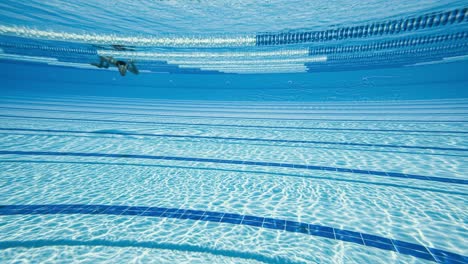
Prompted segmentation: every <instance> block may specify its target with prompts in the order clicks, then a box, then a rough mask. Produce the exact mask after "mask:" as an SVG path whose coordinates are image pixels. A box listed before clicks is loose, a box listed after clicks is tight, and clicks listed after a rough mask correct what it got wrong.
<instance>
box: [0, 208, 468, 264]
mask: <svg viewBox="0 0 468 264" xmlns="http://www.w3.org/2000/svg"><path fill="white" fill-rule="evenodd" d="M17 214H22V215H24V214H112V215H138V216H150V217H168V218H176V219H188V220H199V221H211V222H219V223H229V224H237V225H249V226H255V227H263V228H269V229H276V230H282V231H287V232H295V233H302V234H308V235H312V236H319V237H324V238H328V239H334V240H340V241H346V242H351V243H356V244H359V245H363V246H370V247H374V248H379V249H382V250H390V251H397V252H399V253H401V254H406V255H411V256H414V257H417V258H422V259H426V260H431V261H435V262H441V263H468V257H467V256H462V255H458V254H455V253H451V252H447V251H443V250H439V249H433V248H427V247H425V246H423V245H418V244H414V243H408V242H404V241H400V240H391V239H388V238H385V237H380V236H376V235H371V234H364V233H359V232H355V231H351V230H343V229H337V228H333V227H328V226H321V225H314V224H308V223H302V222H295V221H286V220H282V219H274V218H264V217H259V216H251V215H240V214H232V213H223V212H210V211H201V210H186V209H181V208H162V207H145V206H115V205H80V204H74V205H72V204H70V205H67V204H63V205H62V204H58V205H0V215H17Z"/></svg>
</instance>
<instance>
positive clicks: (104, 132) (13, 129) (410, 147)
mask: <svg viewBox="0 0 468 264" xmlns="http://www.w3.org/2000/svg"><path fill="white" fill-rule="evenodd" d="M0 131H27V132H45V133H75V134H104V135H128V136H145V137H166V138H171V137H172V138H194V139H219V140H240V141H242V140H243V141H261V142H277V143H304V144H328V145H344V146H359V147H383V148H407V149H425V150H447V151H468V149H466V148H449V147H431V146H408V145H392V144H367V143H352V142H332V141H314V140H287V139H266V138H242V137H215V136H193V135H170V134H151V133H133V132H124V131H122V132H118V131H78V130H62V129H29V128H0Z"/></svg>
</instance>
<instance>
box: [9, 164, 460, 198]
mask: <svg viewBox="0 0 468 264" xmlns="http://www.w3.org/2000/svg"><path fill="white" fill-rule="evenodd" d="M0 163H3V164H8V163H16V164H29V165H27V166H30V165H31V164H71V165H103V166H128V167H150V168H175V169H181V170H200V171H217V172H234V173H247V174H255V175H269V176H277V177H294V178H303V179H315V180H319V181H331V182H338V183H339V182H346V183H358V184H367V185H375V186H385V187H394V188H403V189H411V190H416V191H422V192H437V193H444V194H449V195H460V196H468V192H463V191H461V192H457V191H451V190H448V189H447V188H444V187H443V186H442V187H441V189H432V188H424V187H419V186H410V185H407V184H404V183H400V184H394V183H385V182H381V181H378V182H376V181H362V180H353V179H346V178H345V179H342V178H334V177H320V176H313V175H307V174H306V175H304V174H292V173H281V172H268V171H262V170H238V169H237V170H236V169H223V168H218V167H216V168H212V167H201V166H196V167H191V166H180V165H161V164H144V163H123V162H97V161H57V160H12V159H3V160H2V159H0Z"/></svg>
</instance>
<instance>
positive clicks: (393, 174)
mask: <svg viewBox="0 0 468 264" xmlns="http://www.w3.org/2000/svg"><path fill="white" fill-rule="evenodd" d="M0 155H26V156H65V157H103V158H131V159H152V160H176V161H195V162H211V163H220V164H238V165H252V166H268V167H283V168H294V169H305V170H322V171H333V172H347V173H357V174H368V175H375V176H382V177H392V178H403V179H414V180H423V181H434V182H446V183H453V184H468V180H463V179H454V178H443V177H435V176H423V175H414V174H405V173H399V172H385V171H371V170H359V169H347V168H338V167H327V166H313V165H303V164H291V163H277V162H263V161H245V160H223V159H208V158H192V157H174V156H153V155H137V154H116V153H109V154H106V153H84V152H54V151H9V150H2V151H0Z"/></svg>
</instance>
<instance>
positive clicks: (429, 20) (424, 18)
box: [256, 8, 468, 46]
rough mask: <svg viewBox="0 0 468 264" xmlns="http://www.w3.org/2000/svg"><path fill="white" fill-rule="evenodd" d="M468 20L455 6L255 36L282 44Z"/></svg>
mask: <svg viewBox="0 0 468 264" xmlns="http://www.w3.org/2000/svg"><path fill="white" fill-rule="evenodd" d="M467 20H468V8H463V9H455V10H451V11H446V12H440V13H430V14H424V15H421V16H418V17H412V18H404V19H400V20H391V21H387V22H378V23H373V24H368V25H362V26H355V27H343V28H337V29H329V30H322V31H304V32H285V33H272V34H269V33H266V34H258V35H257V36H256V45H257V46H270V45H284V44H298V43H311V42H323V41H330V40H341V39H353V38H366V37H373V36H382V35H394V34H398V33H404V32H411V31H416V30H422V29H428V28H435V27H440V26H445V25H452V24H460V23H463V22H466V21H467Z"/></svg>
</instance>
